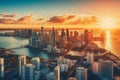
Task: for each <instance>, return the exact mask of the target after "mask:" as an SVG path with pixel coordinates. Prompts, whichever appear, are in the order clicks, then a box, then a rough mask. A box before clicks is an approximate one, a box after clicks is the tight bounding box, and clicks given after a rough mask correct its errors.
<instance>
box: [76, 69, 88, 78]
mask: <svg viewBox="0 0 120 80" xmlns="http://www.w3.org/2000/svg"><path fill="white" fill-rule="evenodd" d="M76 78H77V80H87V69H85V68H83V67H77V68H76Z"/></svg>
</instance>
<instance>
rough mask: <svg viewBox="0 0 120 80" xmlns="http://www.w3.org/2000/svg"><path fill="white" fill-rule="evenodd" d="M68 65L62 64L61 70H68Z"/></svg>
mask: <svg viewBox="0 0 120 80" xmlns="http://www.w3.org/2000/svg"><path fill="white" fill-rule="evenodd" d="M67 71H68V65H67V64H60V72H67Z"/></svg>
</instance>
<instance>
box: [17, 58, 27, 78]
mask: <svg viewBox="0 0 120 80" xmlns="http://www.w3.org/2000/svg"><path fill="white" fill-rule="evenodd" d="M18 59H19V77H21V76H22V66H23V65H25V64H26V56H19V58H18Z"/></svg>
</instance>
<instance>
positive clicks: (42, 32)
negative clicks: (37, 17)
mask: <svg viewBox="0 0 120 80" xmlns="http://www.w3.org/2000/svg"><path fill="white" fill-rule="evenodd" d="M41 36H42V41H44V27H41Z"/></svg>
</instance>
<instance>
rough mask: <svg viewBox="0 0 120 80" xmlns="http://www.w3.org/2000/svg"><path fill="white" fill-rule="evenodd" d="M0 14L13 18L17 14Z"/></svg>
mask: <svg viewBox="0 0 120 80" xmlns="http://www.w3.org/2000/svg"><path fill="white" fill-rule="evenodd" d="M0 16H2V17H11V18H13V17H16V16H17V15H16V14H0Z"/></svg>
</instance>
